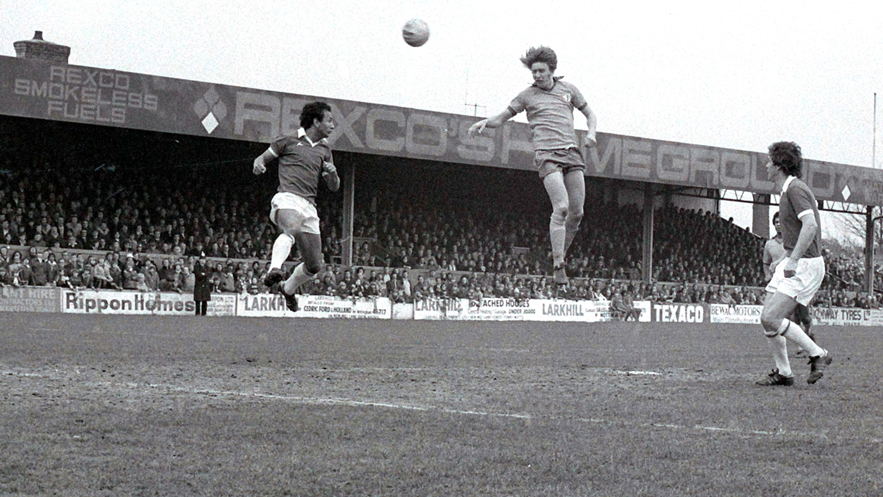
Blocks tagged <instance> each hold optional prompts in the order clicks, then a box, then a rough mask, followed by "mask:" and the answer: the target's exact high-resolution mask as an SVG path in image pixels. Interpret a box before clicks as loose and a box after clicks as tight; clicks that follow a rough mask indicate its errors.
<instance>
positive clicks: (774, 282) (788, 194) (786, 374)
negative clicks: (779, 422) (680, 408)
mask: <svg viewBox="0 0 883 497" xmlns="http://www.w3.org/2000/svg"><path fill="white" fill-rule="evenodd" d="M769 158H770V160H769V162H768V163H767V165H766V168H767V173H768V174H769V178H770V180H772V181H774V182H775V183H776V186H777V187H779V188H780V189H781V192H782V196H781V198H780V200H779V222H780V223H781V225H782V245H783V246H784V248H785V259H784V260H783V261H781V262H780V263H779V264H778V265H777V266H776V269H775V272H774V274H773V277H772V279H771V280H770V282H769V284H768V285H767V287H766V290H767V298H766V301H765V302H764V304H763V311H762V312H761V316H760V322H761V325H762V326H763V329H764V333H765V334H766V336H767V338H769V341H770V346H771V348H772V350H773V358H774V360H775V363H776V368H775V369H773V372H772V373H770V374H769V376H766V377H764V378H763V379H762V380H760V381H758V382H757V383H758V384H759V385H764V386H774V385H782V386H789V385H793V384H794V376H793V374H792V372H791V365H790V363H789V362H788V343H787V341H792V342H794V343H795V344H797V345H798V346H800V347H801V348H802V349H803V350H805V351H806V352H807V354H808V355H809V356H810V360H809V364H810V373H809V376H808V377H807V380H806V381H807V383H811V384H812V383H815V382H817V381H818V380H820V379H821V378H822V376H823V375H824V371H825V368H826V367H827V366H828V365H830V364H831V360H832V356H831V354H830V353H829V352H828V351H827V350H825V349H823V348H821V347H819V346H818V345H817V344H816V343H815V342H813V341H812V339H811V338H810V337H809V336H807V334H806V333H805V332H804V331H803V329H801V328H800V326H798V325H797V324H796V323H794V322H792V321H791V320H789V319H788V316H790V315H791V314H792V313H793V312H794V309H795V308H796V307H797V304H803V305H809V302H810V301H811V300H812V298H813V296H815V294H816V292H817V291H818V289H819V287H820V286H821V284H822V280H823V279H824V277H825V260H824V259H823V258H822V252H821V244H822V235H821V220H820V218H819V210H818V204H817V203H816V198H815V195H813V193H812V190H810V189H809V187H808V186H807V185H806V183H804V182H803V181H801V180H800V175H801V170H802V168H803V155H802V153H801V150H800V147H799V146H798V145H797V144H796V143H793V142H776V143H773V144H772V145H770V147H769Z"/></svg>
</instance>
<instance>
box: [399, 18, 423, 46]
mask: <svg viewBox="0 0 883 497" xmlns="http://www.w3.org/2000/svg"><path fill="white" fill-rule="evenodd" d="M402 38H404V39H405V43H407V44H408V45H411V46H412V47H420V46H423V44H424V43H426V41H427V40H429V25H427V24H426V23H425V22H423V21H422V20H420V19H411V20H410V21H408V22H406V23H405V26H404V27H403V28H402Z"/></svg>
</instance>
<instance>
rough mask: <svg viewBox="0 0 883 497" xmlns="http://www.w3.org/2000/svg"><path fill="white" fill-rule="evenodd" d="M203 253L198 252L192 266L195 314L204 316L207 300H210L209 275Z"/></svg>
mask: <svg viewBox="0 0 883 497" xmlns="http://www.w3.org/2000/svg"><path fill="white" fill-rule="evenodd" d="M209 271H210V269H209V267H208V261H207V259H206V257H205V253H202V254H200V258H199V261H197V262H196V264H195V265H194V267H193V274H194V286H193V300H194V301H195V302H196V315H197V316H205V315H206V312H207V309H208V301H209V300H211V298H212V296H211V279H210V278H211V277H210V275H209Z"/></svg>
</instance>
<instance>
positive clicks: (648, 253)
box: [641, 183, 654, 283]
mask: <svg viewBox="0 0 883 497" xmlns="http://www.w3.org/2000/svg"><path fill="white" fill-rule="evenodd" d="M653 194H654V187H653V183H644V241H643V247H642V249H643V260H642V262H641V278H642V279H643V280H644V281H646V282H648V283H649V282H650V281H651V280H652V279H653Z"/></svg>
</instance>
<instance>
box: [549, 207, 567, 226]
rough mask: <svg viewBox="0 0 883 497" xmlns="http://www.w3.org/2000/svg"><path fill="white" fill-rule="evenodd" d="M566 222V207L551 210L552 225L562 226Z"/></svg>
mask: <svg viewBox="0 0 883 497" xmlns="http://www.w3.org/2000/svg"><path fill="white" fill-rule="evenodd" d="M566 222H567V207H564V208H563V209H562V208H560V207H556V208H555V209H553V210H552V224H555V225H559V226H563V225H564V224H565V223H566Z"/></svg>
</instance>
